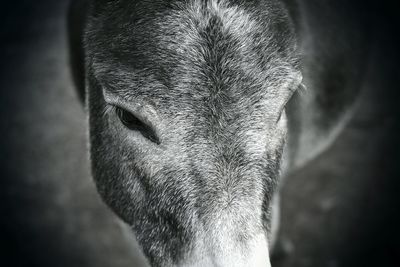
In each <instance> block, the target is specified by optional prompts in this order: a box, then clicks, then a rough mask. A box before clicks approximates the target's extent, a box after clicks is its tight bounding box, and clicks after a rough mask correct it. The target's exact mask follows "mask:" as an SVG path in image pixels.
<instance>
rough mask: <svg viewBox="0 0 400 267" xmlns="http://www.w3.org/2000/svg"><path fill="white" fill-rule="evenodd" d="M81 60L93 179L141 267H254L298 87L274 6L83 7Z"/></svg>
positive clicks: (289, 37)
mask: <svg viewBox="0 0 400 267" xmlns="http://www.w3.org/2000/svg"><path fill="white" fill-rule="evenodd" d="M85 49H86V51H85V53H86V77H87V78H86V79H87V82H86V84H87V92H88V109H89V123H90V144H91V149H90V151H91V161H92V172H93V176H94V179H95V182H96V185H97V188H98V191H99V192H100V195H101V196H102V198H103V199H104V201H105V202H106V203H107V204H108V205H109V206H110V207H111V208H112V210H113V211H114V212H115V213H116V214H117V215H118V216H119V217H121V218H122V219H123V220H124V221H125V222H126V223H127V224H128V225H130V226H131V228H132V231H133V233H134V234H135V236H136V238H137V240H138V242H139V244H140V246H141V247H142V249H143V252H144V254H145V255H146V256H147V258H148V259H149V261H150V263H151V264H152V265H153V266H266V265H268V264H269V259H268V238H269V237H270V233H269V229H270V221H271V198H272V196H273V193H274V191H275V189H276V187H277V183H278V180H279V175H280V170H281V165H282V164H281V163H282V158H283V152H284V148H285V138H286V131H287V120H286V115H285V111H284V108H285V104H286V103H287V101H288V100H289V99H290V96H291V94H292V93H293V92H294V90H295V89H296V88H297V86H298V84H299V83H300V74H299V71H298V70H297V66H296V62H297V56H296V41H295V37H294V33H293V30H292V25H291V23H290V20H289V18H288V15H287V13H286V11H285V9H284V7H283V6H282V5H281V4H280V3H278V2H276V1H222V0H221V1H213V0H209V1H201V0H185V1H183V0H182V1H161V0H159V1H132V0H119V1H94V3H92V7H91V10H90V14H89V17H88V22H87V27H86V30H85ZM196 264H197V265H196ZM262 264H264V265H262Z"/></svg>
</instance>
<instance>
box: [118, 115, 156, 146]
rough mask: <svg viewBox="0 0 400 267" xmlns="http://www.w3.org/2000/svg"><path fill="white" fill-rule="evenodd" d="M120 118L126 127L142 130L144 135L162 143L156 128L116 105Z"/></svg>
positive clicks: (154, 141)
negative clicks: (155, 130)
mask: <svg viewBox="0 0 400 267" xmlns="http://www.w3.org/2000/svg"><path fill="white" fill-rule="evenodd" d="M115 111H116V113H117V116H118V118H119V119H120V121H121V122H122V124H123V125H125V127H126V128H128V129H129V130H132V131H138V132H140V133H141V134H142V135H143V136H144V137H146V138H147V139H149V140H150V141H152V142H153V143H156V144H160V140H159V139H158V137H157V135H156V133H155V132H154V130H153V129H152V128H151V127H150V126H148V125H146V124H145V123H144V122H142V121H141V120H140V119H138V118H137V117H136V116H135V115H133V114H132V113H130V112H129V111H127V110H124V109H122V108H119V107H116V109H115Z"/></svg>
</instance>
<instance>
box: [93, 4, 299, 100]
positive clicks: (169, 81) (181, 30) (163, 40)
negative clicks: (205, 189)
mask: <svg viewBox="0 0 400 267" xmlns="http://www.w3.org/2000/svg"><path fill="white" fill-rule="evenodd" d="M265 2H267V4H264V6H255V5H254V4H249V2H247V4H246V5H243V4H237V3H235V2H234V1H231V2H229V1H195V0H193V1H159V2H157V1H155V2H152V3H151V4H149V3H148V1H138V2H137V1H114V2H113V1H106V2H104V3H102V4H101V5H100V4H98V5H96V4H95V5H94V7H93V10H92V15H91V16H90V18H89V26H88V28H87V31H86V40H85V41H86V46H87V60H88V61H89V66H91V70H90V71H91V72H93V74H94V76H95V77H96V78H97V79H98V80H99V81H100V82H101V83H102V84H104V85H105V88H104V89H105V90H109V91H111V92H113V93H117V94H118V93H119V94H124V95H129V96H130V97H132V98H135V97H136V96H148V97H150V98H152V99H156V98H163V99H164V100H166V99H169V98H171V99H176V98H179V99H181V100H182V101H184V100H185V99H186V100H188V101H193V100H196V99H204V98H210V97H214V96H215V97H218V96H222V97H224V98H225V100H230V101H235V99H236V100H240V99H251V98H254V100H257V98H260V96H261V95H262V96H268V95H270V96H274V95H277V94H279V90H282V88H281V87H280V86H279V85H280V84H285V83H287V81H288V80H290V79H293V76H294V75H295V67H296V59H297V56H296V46H295V40H294V35H293V32H292V29H291V28H292V27H291V25H290V22H289V20H288V18H287V14H286V13H285V12H284V9H283V8H282V7H281V6H279V5H278V4H273V3H268V1H265ZM228 102H229V101H228Z"/></svg>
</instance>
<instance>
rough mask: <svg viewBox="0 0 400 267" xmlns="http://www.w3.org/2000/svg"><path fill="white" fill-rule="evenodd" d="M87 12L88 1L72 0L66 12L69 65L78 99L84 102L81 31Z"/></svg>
mask: <svg viewBox="0 0 400 267" xmlns="http://www.w3.org/2000/svg"><path fill="white" fill-rule="evenodd" d="M87 10H88V1H83V0H74V1H72V2H71V4H70V6H69V10H68V48H69V65H70V70H71V74H72V78H73V82H74V85H75V89H76V92H77V94H78V97H79V99H80V100H81V102H82V103H83V102H84V101H85V74H84V73H85V68H84V49H83V29H84V25H85V20H86V16H87Z"/></svg>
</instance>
